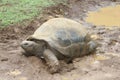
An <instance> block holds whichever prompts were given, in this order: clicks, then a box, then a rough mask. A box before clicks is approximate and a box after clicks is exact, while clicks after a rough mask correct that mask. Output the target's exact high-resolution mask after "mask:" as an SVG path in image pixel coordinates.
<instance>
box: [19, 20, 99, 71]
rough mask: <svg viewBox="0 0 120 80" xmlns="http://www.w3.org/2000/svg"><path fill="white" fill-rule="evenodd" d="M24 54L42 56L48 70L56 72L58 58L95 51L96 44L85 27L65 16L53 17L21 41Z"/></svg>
mask: <svg viewBox="0 0 120 80" xmlns="http://www.w3.org/2000/svg"><path fill="white" fill-rule="evenodd" d="M21 47H22V48H23V50H24V52H23V54H24V55H25V56H37V57H39V58H44V60H45V61H46V62H47V64H48V66H49V67H50V69H49V70H50V72H51V73H54V72H58V71H59V69H60V63H59V60H65V61H67V62H70V61H72V59H74V58H76V57H80V56H83V55H86V54H90V53H93V52H94V51H96V47H97V44H96V42H95V41H94V40H92V39H91V38H90V35H89V34H88V33H87V31H86V29H85V27H83V26H82V25H81V24H80V23H78V22H76V21H73V20H70V19H67V18H53V19H50V20H48V21H47V22H45V23H43V24H42V25H41V26H40V27H39V28H38V29H37V30H36V31H35V32H34V34H33V35H31V36H29V37H28V38H27V39H26V40H24V41H23V42H22V43H21Z"/></svg>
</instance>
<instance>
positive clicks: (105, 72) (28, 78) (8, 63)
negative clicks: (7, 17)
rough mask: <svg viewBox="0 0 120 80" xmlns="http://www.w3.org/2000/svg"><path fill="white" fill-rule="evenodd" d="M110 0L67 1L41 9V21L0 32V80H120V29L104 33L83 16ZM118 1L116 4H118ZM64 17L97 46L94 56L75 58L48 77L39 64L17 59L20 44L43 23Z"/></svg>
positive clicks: (39, 19) (26, 59) (19, 53)
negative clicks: (82, 29) (77, 24)
mask: <svg viewBox="0 0 120 80" xmlns="http://www.w3.org/2000/svg"><path fill="white" fill-rule="evenodd" d="M112 1H114V0H69V2H68V4H69V5H68V6H66V5H62V4H59V5H57V6H54V7H50V8H45V10H44V12H43V14H44V15H42V17H41V15H40V17H39V16H38V17H37V18H36V19H35V20H33V21H26V23H22V24H16V25H12V26H10V27H7V28H5V29H2V30H1V31H0V80H108V79H109V80H120V76H119V75H120V58H119V57H120V49H119V48H120V28H119V27H114V28H113V29H106V28H105V27H104V26H94V25H92V24H88V23H86V22H85V17H86V13H87V12H88V11H94V10H97V9H99V8H101V7H104V6H108V5H116V4H119V3H118V2H112ZM118 1H119V0H118ZM53 17H67V18H71V19H73V20H76V21H78V22H80V23H81V24H83V25H84V26H86V28H87V29H88V30H89V31H90V33H91V34H94V35H93V37H94V38H96V37H97V41H98V42H99V43H100V44H101V46H100V47H98V50H97V54H96V55H89V56H85V57H82V58H77V59H75V60H74V61H73V63H72V64H66V63H64V62H63V61H61V64H63V65H62V70H61V71H60V73H56V74H53V75H51V74H50V73H48V71H47V66H46V65H45V64H44V62H42V60H40V59H38V58H36V57H29V58H26V57H25V56H23V55H21V52H20V50H21V48H20V46H19V44H20V42H21V41H22V40H24V39H25V38H26V37H27V36H29V35H30V34H32V33H33V32H34V31H35V30H36V28H37V27H38V26H39V25H41V24H42V23H43V22H44V21H46V20H48V19H50V18H53Z"/></svg>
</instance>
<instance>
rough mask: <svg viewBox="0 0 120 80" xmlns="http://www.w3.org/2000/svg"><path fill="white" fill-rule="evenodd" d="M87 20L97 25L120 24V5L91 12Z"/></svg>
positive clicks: (109, 25)
mask: <svg viewBox="0 0 120 80" xmlns="http://www.w3.org/2000/svg"><path fill="white" fill-rule="evenodd" d="M87 16H88V17H87V18H86V21H87V22H89V23H92V24H94V25H96V26H101V25H104V26H106V27H111V26H120V5H116V6H108V7H105V8H101V9H100V10H99V11H94V12H89V13H88V15H87Z"/></svg>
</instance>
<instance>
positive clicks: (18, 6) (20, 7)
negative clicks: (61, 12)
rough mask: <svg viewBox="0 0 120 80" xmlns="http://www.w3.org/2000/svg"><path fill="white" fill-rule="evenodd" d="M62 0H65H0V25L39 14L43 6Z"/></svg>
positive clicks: (61, 0)
mask: <svg viewBox="0 0 120 80" xmlns="http://www.w3.org/2000/svg"><path fill="white" fill-rule="evenodd" d="M55 1H57V2H55ZM64 1H65V0H54V1H53V0H0V27H5V26H8V25H11V24H15V23H18V22H21V21H23V20H26V19H31V18H33V17H34V16H37V15H38V14H40V12H41V11H42V8H43V7H48V6H51V5H55V4H57V3H59V2H64Z"/></svg>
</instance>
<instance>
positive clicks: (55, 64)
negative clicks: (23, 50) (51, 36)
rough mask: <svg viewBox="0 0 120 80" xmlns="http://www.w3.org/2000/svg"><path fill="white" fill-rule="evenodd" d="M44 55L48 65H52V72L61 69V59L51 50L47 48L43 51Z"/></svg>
mask: <svg viewBox="0 0 120 80" xmlns="http://www.w3.org/2000/svg"><path fill="white" fill-rule="evenodd" d="M43 57H44V58H45V60H46V62H47V64H48V66H49V67H50V73H55V72H58V71H59V69H60V64H59V61H58V59H57V57H56V56H55V55H54V53H53V52H52V51H51V50H49V49H46V50H45V51H44V53H43Z"/></svg>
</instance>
